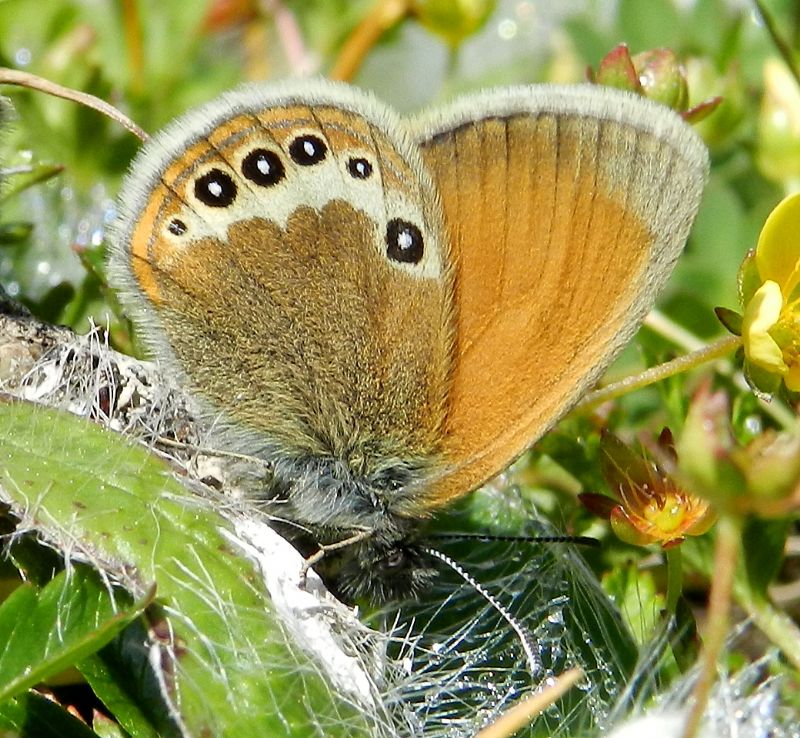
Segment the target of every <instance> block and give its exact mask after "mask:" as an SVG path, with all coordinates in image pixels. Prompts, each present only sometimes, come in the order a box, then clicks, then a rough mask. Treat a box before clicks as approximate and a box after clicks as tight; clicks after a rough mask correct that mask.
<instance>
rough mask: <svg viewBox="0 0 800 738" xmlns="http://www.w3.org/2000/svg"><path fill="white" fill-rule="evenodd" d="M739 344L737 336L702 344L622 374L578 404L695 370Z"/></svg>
mask: <svg viewBox="0 0 800 738" xmlns="http://www.w3.org/2000/svg"><path fill="white" fill-rule="evenodd" d="M740 344H741V338H739V336H725V337H724V338H721V339H719V340H718V341H716V342H714V343H712V344H709V345H707V346H704V347H703V348H701V349H699V350H697V351H693V352H692V353H690V354H685V355H683V356H679V357H678V358H677V359H673V360H672V361H667V362H666V363H664V364H659V365H658V366H654V367H651V368H650V369H646V370H645V371H643V372H640V373H639V374H634V375H632V376H630V377H625V378H624V379H621V380H620V381H619V382H612V383H611V384H608V385H606V386H605V387H601V388H600V389H597V390H594V392H590V393H589V394H588V395H586V397H584V398H583V400H582V401H581V402H580V404H579V405H578V407H580V408H587V407H595V406H596V405H600V404H602V403H604V402H608V401H609V400H613V399H615V398H617V397H621V396H622V395H626V394H628V393H629V392H632V391H633V390H637V389H641V388H642V387H647V386H648V385H650V384H654V383H655V382H660V381H661V380H662V379H667V378H668V377H672V376H674V375H676V374H680V373H681V372H685V371H688V370H689V369H694V368H696V367H698V366H701V365H703V364H706V363H708V362H709V361H713V360H714V359H719V358H720V357H722V356H725V355H726V354H729V353H731V352H732V351H734V350H735V349H736V348H738V346H739V345H740Z"/></svg>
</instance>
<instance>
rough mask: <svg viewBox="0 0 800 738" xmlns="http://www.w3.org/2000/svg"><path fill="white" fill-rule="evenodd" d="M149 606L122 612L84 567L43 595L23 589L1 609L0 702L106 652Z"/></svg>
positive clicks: (62, 577)
mask: <svg viewBox="0 0 800 738" xmlns="http://www.w3.org/2000/svg"><path fill="white" fill-rule="evenodd" d="M116 601H117V603H119V596H117V597H116ZM145 605H146V602H145V603H139V604H137V605H135V606H133V607H132V608H128V609H124V610H121V611H120V610H119V609H118V605H116V606H115V598H114V597H112V594H111V593H110V592H109V590H108V587H107V586H106V585H104V584H103V583H102V582H101V581H100V578H99V577H98V576H97V574H96V573H95V572H93V571H92V570H91V569H88V568H87V567H84V566H76V567H75V568H73V569H70V570H68V571H65V572H62V573H61V574H59V575H58V576H57V577H56V578H55V579H53V581H52V582H50V583H49V584H48V585H47V586H46V587H45V588H44V589H42V590H37V589H36V588H35V587H34V586H33V585H30V584H23V585H22V586H20V587H18V588H17V589H16V590H15V591H14V592H13V593H12V594H11V596H10V597H9V598H8V599H7V600H6V601H5V602H4V603H3V605H2V606H0V644H3V645H2V647H0V702H2V701H4V700H7V699H8V698H9V697H13V696H15V695H17V694H19V693H21V692H24V691H25V690H26V689H28V688H29V687H32V686H33V685H35V684H38V683H39V682H41V681H44V680H45V679H47V678H48V677H51V676H54V675H55V674H58V673H59V672H61V671H63V670H64V669H65V668H67V667H68V666H71V665H73V664H75V663H76V662H77V661H80V660H81V659H82V658H84V657H86V656H87V655H89V654H91V653H94V652H95V651H97V650H98V649H100V648H102V646H104V645H105V644H106V643H108V642H109V641H110V640H111V639H112V638H113V637H114V636H115V635H116V634H117V633H118V632H119V631H120V630H122V628H124V627H125V625H126V624H127V623H129V622H130V621H131V620H132V619H133V618H134V617H136V616H137V615H138V614H140V613H141V612H142V610H143V609H144V607H145Z"/></svg>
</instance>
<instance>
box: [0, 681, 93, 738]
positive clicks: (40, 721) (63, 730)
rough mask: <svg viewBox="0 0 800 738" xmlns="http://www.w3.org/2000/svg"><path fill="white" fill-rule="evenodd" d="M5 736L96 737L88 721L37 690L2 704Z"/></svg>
mask: <svg viewBox="0 0 800 738" xmlns="http://www.w3.org/2000/svg"><path fill="white" fill-rule="evenodd" d="M0 729H2V735H3V737H4V738H97V735H96V734H95V733H94V732H93V731H92V730H90V729H89V728H88V727H87V726H86V723H84V722H82V721H80V720H78V718H76V717H73V716H72V715H70V714H69V713H68V712H67V711H66V710H65V709H64V708H63V707H61V706H60V705H58V704H56V703H55V702H53V701H52V700H48V699H46V698H44V697H42V696H41V695H39V694H36V692H28V693H27V694H21V695H20V696H19V697H14V698H13V699H10V700H7V701H6V702H1V703H0Z"/></svg>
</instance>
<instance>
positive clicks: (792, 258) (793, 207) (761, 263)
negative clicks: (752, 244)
mask: <svg viewBox="0 0 800 738" xmlns="http://www.w3.org/2000/svg"><path fill="white" fill-rule="evenodd" d="M756 266H757V267H758V273H759V275H760V276H761V279H763V280H764V281H767V280H772V281H773V282H777V283H778V284H779V285H780V288H781V292H782V293H783V294H784V295H785V296H786V297H787V298H788V296H789V295H790V294H791V292H792V290H794V288H795V287H796V286H797V284H798V282H800V193H796V194H794V195H789V197H786V198H784V199H783V200H781V202H779V203H778V205H777V206H776V207H775V209H774V210H773V211H772V212H771V213H770V214H769V217H768V218H767V220H766V222H765V223H764V227H763V228H762V229H761V235H760V236H759V237H758V246H756Z"/></svg>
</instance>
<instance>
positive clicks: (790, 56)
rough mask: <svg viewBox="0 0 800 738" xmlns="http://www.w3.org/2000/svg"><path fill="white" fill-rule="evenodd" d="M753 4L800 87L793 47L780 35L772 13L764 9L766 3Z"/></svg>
mask: <svg viewBox="0 0 800 738" xmlns="http://www.w3.org/2000/svg"><path fill="white" fill-rule="evenodd" d="M753 3H754V4H755V6H756V10H758V14H759V15H760V16H761V21H762V22H763V23H764V28H766V29H767V33H768V34H769V36H770V38H771V39H772V43H774V44H775V48H776V49H777V50H778V53H779V54H780V55H781V57H782V59H783V61H784V62H786V66H787V67H789V71H790V72H791V73H792V76H793V77H794V78H795V80H797V84H799V85H800V68H798V66H797V60H796V59H795V56H794V53H793V52H792V49H791V47H790V46H789V44H788V43H786V40H785V39H784V38H783V36H781V34H780V33H778V27H777V25H776V23H775V19H774V18H773V17H772V15H771V14H770V12H769V11H768V10H767V9H766V7H764V3H763V2H761V0H753Z"/></svg>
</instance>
